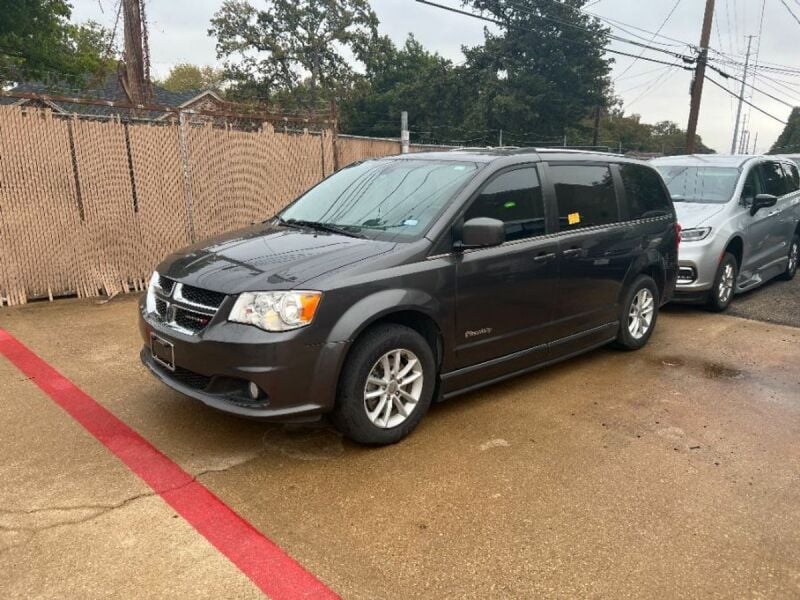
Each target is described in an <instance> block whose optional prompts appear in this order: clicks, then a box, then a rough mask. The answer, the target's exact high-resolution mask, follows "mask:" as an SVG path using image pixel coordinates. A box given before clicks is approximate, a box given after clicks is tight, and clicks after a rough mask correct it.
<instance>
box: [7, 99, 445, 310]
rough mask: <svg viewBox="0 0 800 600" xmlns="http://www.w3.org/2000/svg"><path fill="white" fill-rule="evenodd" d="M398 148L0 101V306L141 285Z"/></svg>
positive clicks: (304, 133) (329, 132)
mask: <svg viewBox="0 0 800 600" xmlns="http://www.w3.org/2000/svg"><path fill="white" fill-rule="evenodd" d="M187 117H188V118H187ZM426 149H429V148H423V147H414V148H412V150H414V151H419V150H426ZM399 152H400V143H399V141H398V140H388V139H370V138H357V137H347V136H336V135H335V133H334V129H333V128H331V127H326V126H322V127H319V128H317V130H309V129H308V128H304V129H300V130H297V129H290V128H289V126H288V125H286V126H284V127H280V125H279V126H278V128H276V126H275V125H273V124H270V123H268V122H267V123H261V124H259V126H258V127H257V128H254V127H244V128H242V127H239V128H236V127H231V126H220V124H219V123H217V122H214V121H209V120H206V121H203V120H198V119H196V118H195V115H188V116H187V115H185V114H180V115H179V118H170V119H166V120H152V119H128V120H125V121H123V120H121V119H119V118H107V119H98V118H96V117H92V118H86V117H80V116H77V115H70V116H64V115H58V114H54V113H53V112H51V111H49V110H42V109H32V108H22V107H16V106H0V305H3V304H7V305H16V304H24V303H25V302H27V301H29V300H34V299H43V298H49V299H51V300H52V299H53V298H54V297H60V296H78V297H93V296H101V295H108V296H111V295H114V294H117V293H121V292H131V291H140V290H143V289H144V288H145V287H146V284H147V279H148V277H149V275H150V273H151V272H152V270H153V268H154V267H155V265H156V264H157V263H158V262H160V261H161V260H162V259H163V257H164V256H166V255H167V254H169V253H170V252H171V251H174V250H176V249H178V248H180V247H182V246H186V245H188V244H190V243H192V242H194V241H197V240H202V239H204V238H207V237H210V236H214V235H217V234H220V233H222V232H225V231H230V230H233V229H237V228H240V227H243V226H247V225H250V224H252V223H253V222H258V221H263V220H264V219H266V218H268V217H270V216H271V215H273V214H274V213H275V212H276V211H278V210H279V209H281V208H282V207H283V206H285V205H286V204H287V203H288V202H290V201H291V200H292V199H294V198H295V197H297V196H298V195H299V194H301V193H302V192H304V191H305V190H307V189H308V188H309V187H311V186H313V185H314V184H315V183H317V182H318V181H320V180H321V179H322V178H324V177H327V176H328V175H330V174H331V173H333V172H334V170H335V169H337V168H341V167H343V166H346V165H347V164H350V163H352V162H354V161H357V160H362V159H365V158H370V157H376V156H386V155H392V154H398V153H399Z"/></svg>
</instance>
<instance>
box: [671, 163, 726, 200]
mask: <svg viewBox="0 0 800 600" xmlns="http://www.w3.org/2000/svg"><path fill="white" fill-rule="evenodd" d="M656 168H657V169H658V171H659V173H661V176H662V177H663V178H664V183H666V184H667V188H668V189H669V193H670V195H671V196H672V201H673V202H696V203H699V204H726V203H727V202H729V201H730V200H731V199H732V198H733V193H734V191H735V190H736V184H737V183H738V182H739V169H736V168H733V167H701V166H686V165H682V166H678V165H658V166H657V167H656Z"/></svg>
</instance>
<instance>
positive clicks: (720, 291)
mask: <svg viewBox="0 0 800 600" xmlns="http://www.w3.org/2000/svg"><path fill="white" fill-rule="evenodd" d="M738 273H739V263H738V262H737V261H736V257H735V256H734V255H733V254H731V253H730V252H726V253H725V254H723V255H722V260H721V261H720V262H719V267H718V268H717V275H716V277H715V278H714V286H713V287H712V288H711V291H710V292H709V295H708V304H707V306H708V309H709V310H710V311H712V312H722V311H724V310H726V309H727V308H728V307H729V306H730V305H731V302H732V301H733V295H734V294H735V293H736V279H737V276H738Z"/></svg>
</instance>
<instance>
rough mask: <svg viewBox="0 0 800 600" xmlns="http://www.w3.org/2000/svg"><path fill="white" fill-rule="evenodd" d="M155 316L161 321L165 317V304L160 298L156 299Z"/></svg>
mask: <svg viewBox="0 0 800 600" xmlns="http://www.w3.org/2000/svg"><path fill="white" fill-rule="evenodd" d="M156 314H157V315H158V316H159V317H161V318H162V319H163V318H164V317H166V316H167V303H166V301H165V300H162V299H161V298H156Z"/></svg>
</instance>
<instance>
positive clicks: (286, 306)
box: [228, 291, 322, 331]
mask: <svg viewBox="0 0 800 600" xmlns="http://www.w3.org/2000/svg"><path fill="white" fill-rule="evenodd" d="M321 298H322V292H299V291H290V292H244V293H243V294H240V295H239V298H237V300H236V304H234V305H233V309H231V314H230V315H229V316H228V320H229V321H233V322H235V323H246V324H247V325H255V326H256V327H259V328H261V329H263V330H264V331H289V330H291V329H298V328H300V327H305V326H306V325H309V324H310V323H311V321H313V320H314V315H315V314H316V312H317V307H318V306H319V301H320V299H321Z"/></svg>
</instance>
